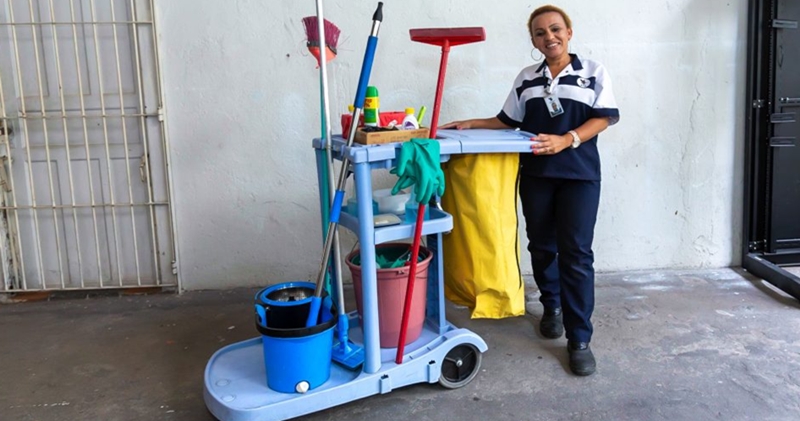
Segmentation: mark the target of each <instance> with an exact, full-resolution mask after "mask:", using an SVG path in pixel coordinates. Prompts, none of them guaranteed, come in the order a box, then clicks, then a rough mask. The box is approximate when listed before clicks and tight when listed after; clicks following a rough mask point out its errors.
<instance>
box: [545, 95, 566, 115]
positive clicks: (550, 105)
mask: <svg viewBox="0 0 800 421" xmlns="http://www.w3.org/2000/svg"><path fill="white" fill-rule="evenodd" d="M544 102H545V104H547V111H549V112H550V117H555V116H559V115H561V114H564V108H563V107H561V101H559V100H558V97H557V96H546V97H544Z"/></svg>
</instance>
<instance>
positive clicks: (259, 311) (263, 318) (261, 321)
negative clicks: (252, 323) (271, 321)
mask: <svg viewBox="0 0 800 421" xmlns="http://www.w3.org/2000/svg"><path fill="white" fill-rule="evenodd" d="M256 324H258V325H259V326H263V327H267V311H266V310H265V309H264V307H262V306H260V305H258V304H256Z"/></svg>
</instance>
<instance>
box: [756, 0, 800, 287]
mask: <svg viewBox="0 0 800 421" xmlns="http://www.w3.org/2000/svg"><path fill="white" fill-rule="evenodd" d="M748 19H749V24H748V40H749V45H748V58H747V62H748V63H747V64H748V86H747V98H748V101H747V106H748V109H747V138H746V142H747V144H746V149H745V202H744V203H745V209H744V217H745V218H744V230H745V232H744V256H743V263H742V265H743V266H744V268H745V269H747V270H748V271H750V272H752V273H753V274H755V275H756V276H759V277H761V278H764V279H766V280H767V281H768V282H770V283H772V284H773V285H775V286H777V287H778V288H780V289H781V290H783V291H785V292H787V293H788V294H790V295H792V296H793V297H795V298H796V299H798V300H800V277H798V276H796V275H794V274H792V273H790V272H789V271H787V270H785V267H787V266H800V144H798V137H800V122H799V121H798V117H800V116H798V114H800V28H798V22H800V2H798V1H796V0H750V5H749V14H748Z"/></svg>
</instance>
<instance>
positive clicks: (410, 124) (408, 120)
mask: <svg viewBox="0 0 800 421" xmlns="http://www.w3.org/2000/svg"><path fill="white" fill-rule="evenodd" d="M400 128H401V129H403V130H417V129H419V121H417V118H416V117H414V109H413V108H406V116H405V118H403V123H401V124H400Z"/></svg>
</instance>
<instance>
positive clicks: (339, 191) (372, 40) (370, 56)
mask: <svg viewBox="0 0 800 421" xmlns="http://www.w3.org/2000/svg"><path fill="white" fill-rule="evenodd" d="M382 20H383V2H378V8H377V9H376V10H375V13H374V14H373V15H372V31H371V32H370V34H369V39H367V50H366V51H365V52H364V62H363V63H362V65H361V75H360V76H359V78H358V89H357V91H356V100H355V101H354V102H353V106H354V107H355V109H354V110H353V119H352V120H351V121H352V123H351V124H350V134H349V136H347V146H348V147H350V146H352V145H353V140H354V139H355V134H356V126H357V125H358V117H359V115H360V114H361V109H362V108H364V100H365V99H366V96H367V84H368V83H369V74H370V72H371V71H372V62H373V61H374V59H375V50H376V49H377V48H378V32H379V31H380V28H381V21H382ZM349 166H350V160H349V159H348V158H347V157H346V156H345V157H343V158H342V167H341V168H340V169H339V180H338V181H337V183H336V196H335V197H334V199H333V205H332V206H331V213H330V214H331V215H330V221H329V223H328V232H327V235H326V237H325V247H324V248H323V252H322V263H321V264H320V269H319V273H318V275H317V286H316V288H315V290H314V295H313V296H312V297H311V304H310V308H309V311H308V319H307V320H306V327H311V326H314V325H316V324H317V318H318V317H319V308H320V306H321V304H322V299H321V298H320V297H321V296H322V283H323V281H324V279H325V269H326V268H327V263H328V256H330V254H331V247H332V246H333V234H334V231H335V230H337V229H338V226H339V216H340V214H341V210H342V201H343V200H344V187H345V183H346V182H347V169H348V168H347V167H349Z"/></svg>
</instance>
